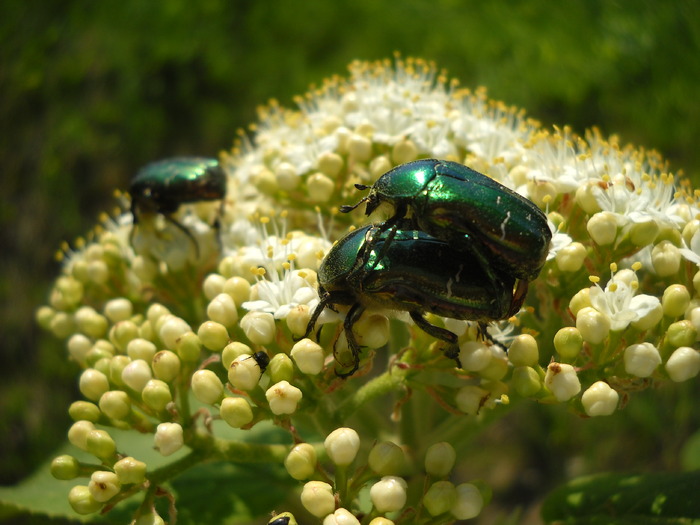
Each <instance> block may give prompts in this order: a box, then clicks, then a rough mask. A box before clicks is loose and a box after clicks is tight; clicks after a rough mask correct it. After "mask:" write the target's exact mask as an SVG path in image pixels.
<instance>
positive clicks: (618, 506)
mask: <svg viewBox="0 0 700 525" xmlns="http://www.w3.org/2000/svg"><path fill="white" fill-rule="evenodd" d="M699 490H700V471H694V472H684V473H657V474H642V475H636V474H599V475H594V476H586V477H582V478H579V479H576V480H574V481H571V482H570V483H567V484H566V485H564V486H562V487H559V488H557V489H555V490H554V491H553V492H552V493H551V494H550V495H549V496H548V497H547V499H546V500H545V502H544V504H543V506H542V518H543V520H544V521H545V522H546V523H558V524H571V525H594V524H603V523H604V524H607V525H611V524H613V525H614V524H620V525H625V524H633V523H634V524H637V525H644V524H654V525H660V524H676V523H678V524H680V523H690V522H691V520H699V519H700V500H698V498H697V495H698V491H699Z"/></svg>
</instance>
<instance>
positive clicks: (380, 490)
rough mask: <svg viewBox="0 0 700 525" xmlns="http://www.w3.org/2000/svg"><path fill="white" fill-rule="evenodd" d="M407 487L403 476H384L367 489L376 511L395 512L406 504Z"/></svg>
mask: <svg viewBox="0 0 700 525" xmlns="http://www.w3.org/2000/svg"><path fill="white" fill-rule="evenodd" d="M407 488H408V485H407V484H406V481H404V479H403V478H399V477H397V476H384V477H383V478H382V479H381V480H379V481H378V482H376V483H375V484H374V485H372V487H371V488H370V489H369V497H370V499H371V500H372V504H373V505H374V508H375V509H376V510H377V512H382V513H383V512H395V511H397V510H401V509H402V508H403V507H404V505H406V489H407Z"/></svg>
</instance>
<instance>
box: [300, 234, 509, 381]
mask: <svg viewBox="0 0 700 525" xmlns="http://www.w3.org/2000/svg"><path fill="white" fill-rule="evenodd" d="M405 225H406V221H402V222H399V223H398V224H397V225H396V227H395V228H392V230H390V231H387V230H384V229H383V225H367V226H365V227H363V228H359V229H357V230H354V231H352V232H350V233H349V234H347V235H346V236H345V237H343V238H342V239H340V240H339V241H338V242H337V243H336V244H334V245H333V247H332V248H331V250H330V251H329V252H328V254H327V255H326V257H325V259H324V260H323V261H322V262H321V265H320V267H319V269H318V282H319V296H320V297H321V302H320V303H319V304H318V306H317V307H316V309H315V310H314V312H313V314H312V315H311V319H310V320H309V324H308V326H307V329H306V334H305V337H307V336H308V335H309V334H310V333H311V332H312V331H313V328H314V326H315V324H316V321H317V320H318V317H319V315H321V312H322V311H323V310H324V308H326V307H327V306H328V307H331V308H333V307H334V306H335V305H348V306H350V310H349V311H348V313H347V315H346V317H345V321H344V324H343V327H344V329H345V335H346V338H347V341H348V346H349V348H350V350H351V352H352V354H353V357H354V363H353V367H352V369H351V370H350V371H349V372H347V373H344V374H338V375H339V376H341V377H347V376H349V375H352V374H353V373H354V372H355V371H356V370H357V369H358V367H359V360H360V358H359V352H360V348H359V345H358V343H357V340H356V339H355V336H354V334H353V331H352V327H353V325H354V324H355V323H356V322H357V321H358V320H359V318H360V316H361V315H362V313H363V312H364V311H365V310H366V309H367V308H385V309H391V310H401V311H406V312H408V313H409V314H410V316H411V319H413V321H414V322H415V323H416V325H418V327H419V328H421V329H422V330H423V331H425V332H426V333H428V334H430V335H432V336H433V337H435V338H437V339H440V340H442V341H445V342H447V343H448V344H449V345H450V347H451V348H450V349H449V352H448V356H450V357H454V358H456V356H457V336H456V335H455V334H454V333H452V332H450V331H449V330H446V329H445V328H441V327H438V326H434V325H432V324H430V323H429V322H428V321H427V320H426V319H425V317H424V316H423V314H424V313H425V312H428V313H432V314H436V315H440V316H444V317H450V318H453V319H461V320H471V321H479V322H480V323H481V324H482V326H481V328H482V330H481V331H482V333H485V327H484V326H483V324H484V323H485V322H487V321H493V320H498V319H505V318H507V317H509V316H510V315H511V314H512V310H513V308H514V305H513V286H514V283H515V278H514V277H512V276H510V275H508V274H506V275H504V276H499V277H497V278H496V279H489V278H487V276H486V273H485V272H484V270H483V269H482V267H481V266H480V264H479V263H478V262H477V261H476V259H475V257H474V256H473V254H471V253H470V252H468V251H464V250H459V249H456V248H454V247H453V246H452V245H451V244H450V243H447V242H445V241H442V240H440V239H436V238H435V237H432V236H430V235H428V234H427V233H425V232H422V231H418V230H409V229H402V228H403V226H405ZM517 308H520V304H517Z"/></svg>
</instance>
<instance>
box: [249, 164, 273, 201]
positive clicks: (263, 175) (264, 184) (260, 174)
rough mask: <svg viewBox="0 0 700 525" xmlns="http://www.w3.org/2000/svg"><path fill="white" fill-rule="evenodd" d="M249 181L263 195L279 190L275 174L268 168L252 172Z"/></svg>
mask: <svg viewBox="0 0 700 525" xmlns="http://www.w3.org/2000/svg"><path fill="white" fill-rule="evenodd" d="M250 181H251V183H252V184H253V186H255V187H256V188H257V190H258V191H259V192H260V193H262V194H264V195H274V194H275V193H276V192H277V190H279V185H278V184H277V178H276V177H275V174H274V173H272V172H271V171H270V170H268V169H261V170H258V171H256V172H255V173H253V174H252V176H251V178H250Z"/></svg>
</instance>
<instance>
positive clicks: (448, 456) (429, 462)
mask: <svg viewBox="0 0 700 525" xmlns="http://www.w3.org/2000/svg"><path fill="white" fill-rule="evenodd" d="M456 460H457V453H456V452H455V449H454V447H453V446H452V445H450V444H449V443H448V442H447V441H442V442H440V443H435V444H433V445H431V446H430V448H428V451H427V452H426V454H425V471H426V472H427V473H428V474H430V475H431V476H435V477H436V478H442V477H445V476H447V475H448V474H449V473H450V471H451V470H452V469H453V468H454V466H455V461H456Z"/></svg>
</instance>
